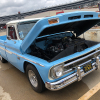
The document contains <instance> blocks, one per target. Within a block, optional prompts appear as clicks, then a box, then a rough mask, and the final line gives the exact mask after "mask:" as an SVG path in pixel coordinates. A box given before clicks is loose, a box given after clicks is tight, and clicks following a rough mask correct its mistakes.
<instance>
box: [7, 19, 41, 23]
mask: <svg viewBox="0 0 100 100" xmlns="http://www.w3.org/2000/svg"><path fill="white" fill-rule="evenodd" d="M40 19H42V18H31V19H20V20H13V21H10V22H8V23H6V24H14V23H16V24H17V23H21V22H26V21H34V20H40Z"/></svg>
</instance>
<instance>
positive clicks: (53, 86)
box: [45, 57, 99, 91]
mask: <svg viewBox="0 0 100 100" xmlns="http://www.w3.org/2000/svg"><path fill="white" fill-rule="evenodd" d="M92 66H93V69H91V70H90V71H88V72H86V73H85V72H84V71H83V69H81V66H80V65H79V66H78V67H77V72H75V73H73V74H71V75H69V76H67V77H65V78H63V79H61V80H59V81H56V82H52V83H50V82H46V83H45V87H46V88H47V89H49V90H52V91H56V90H60V89H62V88H64V87H66V86H68V85H70V84H71V83H73V82H75V81H80V80H81V79H82V77H84V76H86V75H87V74H89V73H91V72H92V71H94V70H96V69H99V57H96V62H94V63H92Z"/></svg>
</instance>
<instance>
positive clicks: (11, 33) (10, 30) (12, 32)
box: [8, 26, 17, 40]
mask: <svg viewBox="0 0 100 100" xmlns="http://www.w3.org/2000/svg"><path fill="white" fill-rule="evenodd" d="M8 36H10V37H11V39H15V40H16V39H17V36H16V31H15V28H14V26H10V27H8Z"/></svg>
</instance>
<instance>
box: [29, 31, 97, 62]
mask: <svg viewBox="0 0 100 100" xmlns="http://www.w3.org/2000/svg"><path fill="white" fill-rule="evenodd" d="M97 43H98V42H94V41H89V40H85V39H83V38H79V37H76V36H75V34H73V33H72V32H63V33H59V34H53V35H50V36H44V37H38V38H37V39H36V40H35V41H34V43H33V44H32V45H31V46H30V49H31V52H30V53H29V54H30V55H33V56H36V57H39V58H42V59H45V60H47V61H48V62H51V61H55V60H57V59H60V58H62V57H65V56H68V55H71V54H73V53H75V52H81V51H83V50H85V49H86V48H88V47H91V46H93V45H95V44H97Z"/></svg>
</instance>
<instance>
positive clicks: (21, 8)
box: [0, 0, 80, 16]
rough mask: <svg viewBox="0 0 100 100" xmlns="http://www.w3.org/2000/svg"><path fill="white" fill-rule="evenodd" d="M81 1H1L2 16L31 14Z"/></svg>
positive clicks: (0, 10) (0, 13) (0, 11)
mask: <svg viewBox="0 0 100 100" xmlns="http://www.w3.org/2000/svg"><path fill="white" fill-rule="evenodd" d="M77 1H80V0H0V16H7V15H13V14H17V13H18V12H20V13H23V12H29V11H33V10H38V9H42V8H47V7H51V6H56V5H62V4H66V3H72V2H77Z"/></svg>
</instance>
